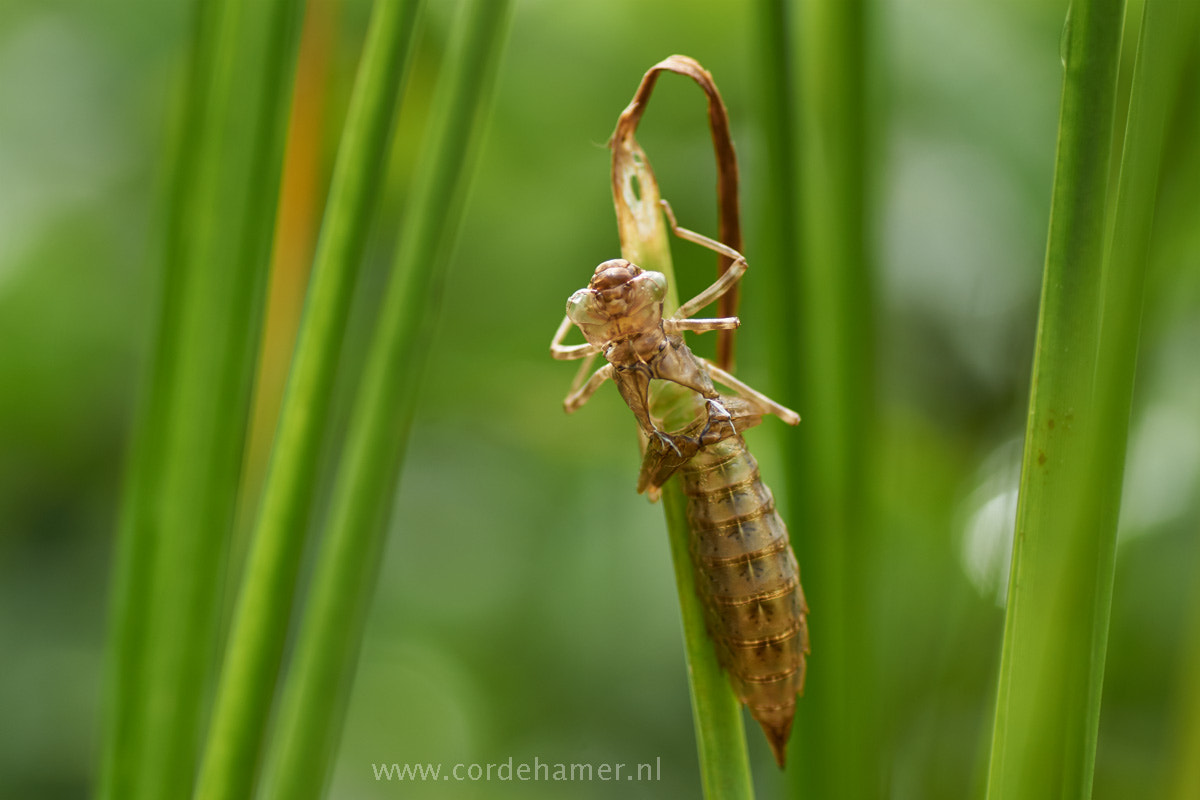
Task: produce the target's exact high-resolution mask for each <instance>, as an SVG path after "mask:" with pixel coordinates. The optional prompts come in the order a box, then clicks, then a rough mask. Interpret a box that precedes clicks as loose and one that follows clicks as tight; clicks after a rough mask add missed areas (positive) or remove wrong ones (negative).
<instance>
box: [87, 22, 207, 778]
mask: <svg viewBox="0 0 1200 800" xmlns="http://www.w3.org/2000/svg"><path fill="white" fill-rule="evenodd" d="M218 9H219V5H218V4H217V3H215V2H209V3H200V4H198V5H197V6H196V9H195V19H194V21H193V33H192V43H191V63H190V65H189V69H188V75H187V77H186V80H185V89H184V91H183V92H182V93H181V96H182V97H183V98H184V100H185V101H184V105H183V108H182V109H181V110H180V122H179V124H178V125H177V126H176V129H175V134H174V138H175V143H174V145H173V148H172V153H171V156H170V158H169V162H170V164H171V173H172V174H171V177H170V180H169V189H168V198H167V201H166V208H165V210H164V212H165V213H164V215H163V217H164V222H165V228H166V230H165V233H164V237H163V239H164V241H163V243H162V247H163V256H164V262H165V263H166V264H167V265H169V268H167V269H164V270H162V274H161V281H162V284H161V287H160V292H161V299H160V301H159V312H158V320H157V323H156V325H157V332H156V334H155V336H154V339H153V341H154V354H153V357H152V359H153V360H152V361H151V364H150V367H149V374H148V375H147V377H146V380H145V383H144V387H143V389H142V394H143V396H142V398H141V399H140V401H139V408H140V409H141V412H140V413H139V415H138V417H137V419H136V420H135V426H136V429H135V432H134V439H133V444H132V446H131V448H130V454H131V455H130V460H129V464H128V467H127V471H126V476H125V486H124V489H123V492H124V494H123V498H122V502H121V518H120V522H119V523H118V534H117V542H116V556H115V559H114V566H113V589H112V597H111V600H110V611H109V617H110V623H109V624H110V633H109V645H108V650H107V653H106V657H107V662H106V685H105V698H104V703H105V709H104V733H103V737H102V747H103V755H102V756H101V766H100V778H99V781H98V786H97V792H96V794H97V796H98V797H99V798H101V800H116V798H124V797H132V796H133V794H134V792H135V791H136V788H135V787H136V784H137V765H139V764H141V763H143V761H144V759H143V756H142V752H143V748H144V747H145V729H144V724H143V723H144V722H145V720H146V711H145V708H144V699H145V693H144V692H143V691H142V687H143V685H144V682H145V680H146V677H145V676H146V671H147V661H148V659H149V654H148V652H147V645H148V642H147V635H148V627H149V615H150V608H151V606H152V603H151V584H152V580H153V566H154V563H155V560H156V558H155V553H156V550H157V548H158V533H159V531H161V526H160V525H159V524H158V523H157V516H158V496H159V494H160V492H161V486H162V484H161V476H162V471H163V464H164V461H165V458H166V454H165V451H164V450H165V449H164V446H163V445H164V442H165V441H166V437H167V430H168V427H169V424H170V422H169V420H170V410H169V409H170V401H171V397H172V393H173V384H172V380H173V378H174V377H175V374H176V373H175V371H174V369H173V365H174V364H176V363H177V362H178V361H179V360H180V351H181V342H180V337H181V333H180V330H179V320H180V316H181V315H180V307H181V305H182V303H183V302H184V298H183V295H182V289H183V285H184V284H185V283H187V279H186V278H185V271H186V270H188V269H191V268H193V267H194V266H195V265H194V262H192V261H191V260H189V259H187V258H184V257H183V254H182V252H181V251H182V239H183V237H184V234H183V228H184V226H185V225H186V222H187V220H186V216H185V214H184V213H183V212H184V208H185V206H186V198H187V196H188V195H189V193H191V192H192V191H194V187H195V184H196V169H195V167H196V164H197V163H198V162H197V160H196V159H194V158H192V157H191V154H192V153H193V152H195V151H196V150H197V149H198V141H197V140H198V138H199V136H198V132H199V131H200V130H201V128H202V127H203V122H202V121H203V120H204V119H205V117H206V116H207V115H208V114H209V113H211V110H210V108H209V106H208V102H209V100H210V94H209V93H208V92H207V91H205V90H204V89H205V76H207V75H208V74H209V71H210V69H211V63H212V61H213V59H214V57H215V50H216V48H217V37H216V24H215V23H216V19H217V17H218V16H219V15H218V13H217V11H218Z"/></svg>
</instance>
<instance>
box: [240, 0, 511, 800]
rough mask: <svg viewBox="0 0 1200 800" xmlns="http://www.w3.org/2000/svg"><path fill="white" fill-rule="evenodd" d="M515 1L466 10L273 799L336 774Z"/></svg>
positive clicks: (335, 513) (288, 695) (271, 787)
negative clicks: (433, 336)
mask: <svg viewBox="0 0 1200 800" xmlns="http://www.w3.org/2000/svg"><path fill="white" fill-rule="evenodd" d="M384 5H386V3H385V4H384ZM509 7H510V4H509V3H508V2H506V1H505V0H475V2H473V3H471V4H470V5H469V6H468V8H466V9H465V10H463V11H461V12H460V13H459V14H458V16H457V20H458V23H457V27H456V29H455V37H454V41H453V43H452V44H451V47H450V50H449V53H448V56H447V62H446V64H447V66H446V73H445V77H444V80H440V81H439V86H438V90H437V95H436V99H435V107H434V109H433V112H432V117H433V122H432V123H431V124H432V126H433V127H432V129H431V132H430V134H429V136H428V137H427V141H429V142H430V143H431V146H432V148H433V151H432V153H430V155H429V157H428V158H425V159H422V160H421V161H420V162H419V165H420V166H419V167H418V172H417V174H416V176H415V177H414V186H413V192H412V198H413V199H412V202H411V204H410V211H409V213H408V216H407V217H406V218H405V220H404V223H403V227H402V229H401V232H400V239H399V244H398V249H397V253H396V260H395V265H394V268H393V277H392V280H391V281H390V283H389V286H388V289H387V293H386V295H385V297H384V301H383V306H382V308H381V310H380V317H379V321H378V323H377V325H376V329H375V333H374V336H373V338H372V341H371V345H370V351H369V353H368V356H367V364H366V368H365V371H364V373H363V378H362V382H361V384H360V387H359V392H358V395H357V398H356V401H355V407H354V412H353V417H352V420H351V426H350V431H349V434H348V438H347V444H346V449H345V452H344V454H343V456H342V459H341V463H340V465H339V470H338V475H337V479H336V483H335V487H334V494H333V502H332V509H331V513H330V516H329V520H328V522H327V524H326V525H325V528H324V533H323V536H322V544H321V548H320V552H319V555H318V558H317V561H316V564H317V567H316V572H315V574H314V577H313V587H312V591H311V597H310V600H309V603H308V606H307V608H306V611H305V614H304V617H303V622H302V623H301V627H300V631H299V635H298V638H297V642H296V649H295V656H294V657H293V661H292V666H291V669H290V671H289V674H288V678H287V681H286V683H285V686H284V692H283V697H282V700H281V708H280V713H279V724H278V726H277V730H278V735H277V736H276V737H275V738H274V740H273V741H272V743H271V752H270V753H269V754H268V757H267V771H266V775H265V777H264V788H265V790H266V791H265V794H266V795H267V796H271V797H287V798H289V800H294V799H295V798H306V797H318V796H320V795H321V794H322V791H323V788H324V786H325V784H326V783H327V781H328V778H329V774H330V767H331V764H332V761H333V757H334V755H335V753H336V747H337V741H338V737H339V735H340V732H341V729H342V724H343V720H344V715H345V706H346V700H347V697H348V695H349V690H350V686H351V680H352V676H353V672H354V667H355V663H356V661H357V658H358V653H359V649H360V647H361V642H362V637H363V630H364V626H365V620H366V616H367V610H368V608H369V606H370V602H371V598H372V596H373V594H374V589H375V584H376V582H377V579H378V572H379V565H380V563H381V561H382V551H383V546H384V542H385V540H386V534H387V524H386V523H387V517H388V512H389V509H390V505H391V498H392V497H393V494H394V492H395V487H396V482H397V479H398V477H399V473H400V468H401V464H402V463H403V457H404V452H405V449H406V447H407V444H408V434H409V430H410V428H411V425H412V418H413V411H414V408H415V405H416V398H417V392H418V389H419V386H420V380H421V376H422V374H423V371H424V370H423V367H424V363H425V357H426V356H425V354H426V353H427V351H428V346H427V345H428V339H429V331H430V327H431V323H432V321H433V320H434V319H435V317H436V314H437V309H438V308H439V307H440V305H441V295H442V282H443V279H444V275H445V270H446V263H447V262H448V260H449V253H450V249H451V246H452V244H453V241H454V239H455V236H456V233H457V230H458V227H459V222H460V220H461V218H462V215H463V209H464V206H465V200H466V194H467V189H468V185H469V179H470V176H471V174H472V166H473V165H474V163H475V161H476V157H477V154H478V151H479V148H480V143H481V141H482V139H483V128H484V126H485V122H486V117H487V112H488V109H489V107H490V99H491V96H492V94H493V89H494V84H495V80H496V75H497V73H498V65H499V60H500V54H501V52H502V45H503V41H504V33H505V30H506V27H507V19H508V14H509Z"/></svg>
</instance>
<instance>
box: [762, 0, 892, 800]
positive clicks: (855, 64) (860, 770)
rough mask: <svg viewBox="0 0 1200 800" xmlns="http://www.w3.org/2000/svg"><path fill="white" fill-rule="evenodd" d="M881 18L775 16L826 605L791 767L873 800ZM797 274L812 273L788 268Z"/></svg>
mask: <svg viewBox="0 0 1200 800" xmlns="http://www.w3.org/2000/svg"><path fill="white" fill-rule="evenodd" d="M870 9H871V5H870V4H869V3H868V2H866V0H814V2H810V3H807V4H804V5H802V6H799V7H797V8H796V9H795V10H794V13H793V14H792V15H791V18H790V19H789V18H787V15H786V13H785V10H784V9H782V8H779V7H778V6H775V7H773V8H769V9H768V10H769V12H770V13H769V15H768V18H771V17H774V18H778V17H781V16H782V17H783V18H782V19H778V21H777V23H776V24H777V25H778V28H779V30H778V31H777V32H776V33H775V36H777V37H781V38H782V41H779V42H777V43H776V44H775V45H774V47H773V49H774V50H775V51H777V52H778V55H777V56H776V57H775V63H774V64H773V65H771V67H770V68H772V69H775V70H779V71H784V70H790V71H791V72H790V74H791V75H792V76H794V77H793V79H792V80H791V81H790V82H788V83H784V84H783V85H782V86H779V87H777V88H776V89H775V92H776V93H777V94H782V93H783V92H785V91H789V90H792V91H795V92H796V95H794V96H793V97H791V98H790V99H791V105H792V107H793V108H796V109H799V110H798V112H797V118H795V119H793V118H791V117H790V116H788V115H787V113H786V112H785V111H779V112H778V113H777V114H776V118H775V119H774V122H773V125H772V128H771V130H773V131H777V132H775V133H773V136H774V137H776V138H778V139H779V140H780V141H779V143H778V144H777V145H776V147H775V151H776V152H777V154H778V155H779V156H780V157H781V158H784V159H785V161H784V162H783V166H784V167H789V166H792V165H794V169H795V174H794V175H788V176H785V180H787V181H788V183H790V188H789V186H787V185H779V184H776V185H775V186H774V191H775V192H777V193H778V194H780V195H786V194H787V192H789V191H791V192H794V193H795V196H794V198H793V199H787V200H784V201H780V202H781V203H782V211H786V212H790V213H798V215H799V216H798V218H793V219H791V220H782V224H783V225H784V227H785V228H788V227H794V228H795V229H796V230H797V231H798V235H796V236H795V238H791V237H790V236H789V234H787V233H783V234H782V235H780V234H778V233H777V235H776V239H777V240H778V242H779V246H780V247H787V248H792V249H791V250H790V251H785V252H782V253H780V254H779V258H780V263H779V264H777V265H774V267H773V269H775V270H776V272H775V278H776V280H777V285H778V287H779V291H778V295H780V296H782V297H783V298H784V300H783V302H784V303H788V304H790V305H791V308H790V309H788V310H786V311H784V312H783V313H784V314H785V315H786V316H789V317H795V318H798V319H799V324H798V330H793V336H795V337H797V338H793V339H791V340H789V341H786V342H784V343H783V344H784V347H783V348H780V349H777V350H776V351H775V352H774V353H773V357H774V366H775V372H776V373H778V374H782V375H787V374H789V373H794V374H795V375H796V376H797V378H796V381H797V385H796V386H795V387H794V389H793V387H790V386H788V387H785V388H786V389H787V390H788V391H794V392H795V396H794V397H792V398H790V401H791V402H793V403H794V404H795V407H796V408H798V409H799V410H800V412H801V413H802V414H803V416H804V420H805V422H804V424H802V425H801V426H800V428H799V430H798V433H797V435H796V436H792V437H788V439H789V441H788V442H787V444H786V447H787V448H788V449H787V450H786V451H785V456H786V459H787V464H788V467H789V469H788V496H789V500H790V507H791V509H792V513H793V517H794V519H793V524H792V525H791V530H792V537H793V547H794V549H795V551H796V555H797V558H798V560H799V562H800V569H801V574H802V575H803V579H804V586H805V590H806V594H807V596H808V602H809V606H810V608H811V609H812V616H811V626H812V656H811V658H810V659H809V662H808V678H807V681H806V683H807V690H806V692H805V696H804V701H803V702H802V703H801V704H800V705H799V706H798V707H797V713H796V735H795V736H794V737H793V743H792V747H791V751H792V754H793V757H792V758H789V764H791V765H793V766H792V768H791V769H790V773H791V775H790V777H791V779H792V784H793V786H794V787H795V790H796V791H797V793H799V794H801V795H802V796H805V797H835V796H837V797H840V796H845V797H872V796H877V795H878V794H879V792H880V789H881V787H882V777H881V776H882V765H881V764H880V763H879V760H878V756H877V753H878V752H879V748H878V747H877V746H876V745H875V744H874V742H873V739H872V736H873V732H872V729H871V728H870V724H869V723H870V720H872V719H874V718H875V715H876V707H875V702H874V700H873V698H872V694H873V687H874V686H875V685H876V679H875V675H874V670H873V668H872V665H873V664H874V662H875V659H874V658H873V657H872V654H871V653H870V652H869V651H868V648H867V646H866V644H865V642H866V641H867V640H868V639H867V637H866V636H864V635H863V631H865V630H867V628H868V626H867V624H866V622H867V620H866V616H865V615H866V612H865V610H864V609H865V603H866V600H867V598H868V597H869V596H870V594H871V591H872V587H871V585H870V584H869V582H868V581H867V579H866V576H867V575H869V574H870V573H869V570H868V569H867V568H866V565H867V564H868V563H869V561H870V559H871V557H872V553H873V547H872V543H871V521H870V519H869V511H870V508H871V502H872V498H871V495H870V492H869V491H868V487H870V486H871V485H872V483H871V481H870V475H869V464H868V460H869V459H868V453H869V449H868V447H869V443H870V442H871V441H872V436H873V425H874V418H875V414H874V406H873V397H874V352H873V339H874V324H873V320H874V319H875V300H874V289H873V277H872V270H871V265H870V261H869V258H868V254H867V245H866V243H867V241H868V240H869V238H870V237H869V231H868V219H867V163H868V131H869V130H870V129H871V127H872V122H873V120H871V119H870V117H869V114H868V108H867V100H866V72H867V66H866V62H867V58H868V48H867V42H866V37H867V34H866V29H867V26H866V19H867V17H868V14H869V12H870ZM792 54H794V57H795V59H796V61H795V63H789V62H788V58H789V56H791V55H792ZM775 80H777V81H781V82H782V81H783V80H784V78H783V76H780V77H779V78H776V79H775ZM768 202H771V201H770V200H768ZM791 265H794V266H791ZM789 266H790V268H792V269H796V270H798V276H791V275H788V274H786V273H785V272H784V270H785V269H787V268H788V267H789ZM777 313H779V312H777ZM795 327H796V326H795V324H794V323H793V328H795ZM785 399H787V398H785Z"/></svg>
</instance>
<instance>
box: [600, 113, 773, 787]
mask: <svg viewBox="0 0 1200 800" xmlns="http://www.w3.org/2000/svg"><path fill="white" fill-rule="evenodd" d="M627 113H628V112H627ZM634 124H635V125H636V123H634ZM611 146H612V147H613V175H612V183H613V201H614V204H615V206H616V211H617V229H618V232H619V234H620V240H621V255H622V256H623V257H625V258H626V259H628V260H629V261H631V262H633V263H635V264H637V265H638V266H640V267H642V268H643V269H650V270H655V271H657V272H661V273H663V274H664V275H666V276H667V297H666V299H665V301H664V303H663V314H664V315H670V314H671V313H673V312H674V310H675V309H676V308H678V307H679V296H678V292H677V289H676V286H677V284H676V281H675V274H674V269H673V268H672V264H671V246H670V235H669V232H668V229H667V226H666V224H665V220H664V218H663V214H662V211H661V209H660V206H659V200H660V197H661V195H660V192H659V188H658V183H657V181H656V180H655V178H654V173H653V171H652V170H651V169H650V164H649V160H648V159H647V158H646V155H645V153H644V152H642V149H641V147H640V146H638V144H637V142H636V140H635V139H634V136H633V129H632V126H629V127H627V126H626V123H624V122H618V127H617V132H616V133H615V134H614V136H613V141H612V143H611ZM635 185H636V186H637V187H638V190H637V191H634V189H633V187H634V186H635ZM655 389H656V391H655V392H654V394H652V396H651V403H652V408H651V412H652V414H653V415H654V416H655V417H656V418H657V419H661V420H664V422H667V421H670V420H675V421H677V422H679V423H680V424H684V425H685V424H687V422H688V421H690V420H691V419H693V418H694V417H695V416H696V414H697V407H696V405H695V404H696V400H697V397H696V395H695V393H694V392H691V391H689V390H687V389H685V388H684V387H682V386H679V385H678V384H673V383H661V384H660V385H658V386H656V387H655ZM667 424H668V427H669V426H670V423H669V422H667ZM679 480H680V479H679V477H678V476H675V477H673V478H671V480H670V481H668V482H667V484H666V486H664V487H663V493H662V502H663V511H664V513H665V515H666V520H667V535H668V538H669V541H670V546H671V560H672V563H673V565H674V570H675V585H676V590H677V592H678V595H679V610H680V616H681V620H682V623H683V638H684V649H685V657H686V659H687V665H688V686H689V689H690V691H691V698H692V718H693V722H694V725H695V729H696V747H697V751H698V755H699V760H700V777H701V784H702V786H703V787H704V796H705V797H706V798H710V800H716V798H721V800H725V799H726V798H751V797H753V796H754V786H753V782H752V781H751V777H750V762H749V757H748V755H747V751H746V734H745V728H744V725H743V723H742V710H741V704H740V703H739V702H738V700H737V697H736V696H735V695H734V693H733V689H732V688H731V687H730V685H729V679H728V677H727V676H726V675H725V673H724V672H723V671H722V669H721V666H720V664H719V663H718V662H717V658H716V653H715V651H714V649H713V644H712V641H711V640H710V639H709V636H708V631H707V629H706V626H705V623H704V606H703V605H702V603H701V601H700V597H699V595H698V594H697V593H696V585H695V574H694V572H693V566H692V557H691V552H690V542H691V537H692V532H691V527H690V526H689V524H688V521H687V501H686V498H685V497H684V495H683V491H682V489H681V487H680V484H679Z"/></svg>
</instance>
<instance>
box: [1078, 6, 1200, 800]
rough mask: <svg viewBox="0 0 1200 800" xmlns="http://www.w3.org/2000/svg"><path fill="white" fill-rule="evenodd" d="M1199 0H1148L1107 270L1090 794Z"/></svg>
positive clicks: (1090, 516)
mask: <svg viewBox="0 0 1200 800" xmlns="http://www.w3.org/2000/svg"><path fill="white" fill-rule="evenodd" d="M1197 8H1198V7H1197V5H1196V3H1194V2H1192V1H1191V0H1146V2H1145V4H1144V5H1143V7H1142V20H1141V26H1140V28H1139V37H1138V46H1137V53H1136V56H1135V64H1134V71H1133V82H1132V85H1131V88H1130V96H1129V112H1128V115H1127V117H1126V126H1125V137H1124V142H1123V153H1122V159H1121V170H1120V177H1119V179H1118V182H1117V197H1116V206H1115V209H1114V211H1113V220H1112V225H1111V230H1112V233H1111V241H1110V243H1109V249H1108V253H1107V261H1106V262H1105V270H1104V287H1103V296H1102V299H1101V302H1102V306H1101V327H1100V337H1099V342H1098V345H1097V356H1096V358H1097V365H1096V378H1095V385H1094V389H1093V393H1094V395H1095V398H1096V399H1095V413H1096V422H1095V438H1096V442H1095V444H1094V447H1095V455H1094V456H1093V457H1091V458H1090V459H1089V465H1090V467H1091V468H1090V470H1089V471H1088V473H1087V476H1086V477H1087V480H1088V484H1087V487H1086V489H1085V496H1087V497H1092V498H1100V502H1093V503H1087V504H1085V507H1084V509H1083V514H1084V516H1083V523H1082V526H1081V527H1082V528H1083V530H1085V531H1094V532H1095V533H1094V535H1095V536H1097V538H1098V539H1099V547H1098V551H1099V558H1098V559H1097V567H1096V573H1097V575H1096V582H1095V595H1094V609H1093V615H1094V616H1093V637H1092V643H1091V658H1090V664H1091V680H1090V681H1089V684H1088V689H1089V695H1088V698H1087V701H1088V708H1087V711H1088V719H1087V729H1086V730H1085V737H1086V739H1085V741H1086V750H1085V752H1084V758H1085V759H1086V763H1085V766H1084V778H1085V780H1086V792H1085V796H1090V795H1091V786H1092V775H1093V771H1094V766H1095V758H1096V740H1097V736H1098V731H1099V726H1100V701H1101V689H1102V685H1103V676H1104V663H1105V656H1106V653H1107V645H1108V629H1109V618H1110V615H1111V607H1112V595H1113V571H1114V560H1115V553H1116V539H1117V522H1118V519H1119V516H1120V500H1121V489H1122V484H1123V479H1124V467H1125V455H1126V448H1127V444H1128V433H1129V418H1130V409H1131V406H1132V401H1133V388H1134V378H1135V373H1136V364H1137V352H1138V342H1139V339H1140V327H1141V315H1142V298H1143V294H1144V285H1145V275H1146V268H1147V261H1148V260H1149V249H1150V238H1151V231H1152V229H1153V221H1154V209H1155V201H1156V199H1157V193H1158V177H1159V174H1160V171H1161V166H1162V148H1163V136H1164V129H1165V126H1166V120H1167V115H1168V111H1169V109H1170V105H1171V99H1172V98H1173V96H1174V94H1175V92H1176V91H1177V89H1178V86H1179V82H1180V78H1181V77H1182V74H1183V72H1184V70H1185V69H1186V47H1187V45H1188V44H1190V43H1191V42H1193V41H1195V36H1196V20H1197V18H1198V17H1200V12H1198V11H1197Z"/></svg>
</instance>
